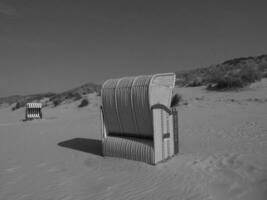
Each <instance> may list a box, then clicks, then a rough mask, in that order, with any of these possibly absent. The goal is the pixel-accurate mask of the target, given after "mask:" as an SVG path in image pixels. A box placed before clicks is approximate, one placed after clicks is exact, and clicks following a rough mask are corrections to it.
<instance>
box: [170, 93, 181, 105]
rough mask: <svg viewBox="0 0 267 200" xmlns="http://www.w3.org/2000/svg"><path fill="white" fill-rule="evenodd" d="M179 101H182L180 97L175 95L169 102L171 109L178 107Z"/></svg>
mask: <svg viewBox="0 0 267 200" xmlns="http://www.w3.org/2000/svg"><path fill="white" fill-rule="evenodd" d="M181 101H182V96H181V95H180V94H175V95H174V96H173V97H172V100H171V107H176V106H178V105H179V103H180V102H181Z"/></svg>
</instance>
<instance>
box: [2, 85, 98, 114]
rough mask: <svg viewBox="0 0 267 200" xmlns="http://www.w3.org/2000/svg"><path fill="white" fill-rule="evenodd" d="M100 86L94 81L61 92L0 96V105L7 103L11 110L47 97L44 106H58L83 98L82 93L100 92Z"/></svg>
mask: <svg viewBox="0 0 267 200" xmlns="http://www.w3.org/2000/svg"><path fill="white" fill-rule="evenodd" d="M100 89H101V86H100V85H97V84H94V83H86V84H84V85H82V86H80V87H77V88H74V89H71V90H67V91H65V92H62V93H58V94H56V93H44V94H33V95H13V96H9V97H2V98H0V105H1V104H7V105H12V104H14V106H13V107H12V108H11V109H12V110H17V109H19V108H22V107H25V105H26V103H28V102H40V101H41V100H43V99H44V98H47V101H46V102H45V103H43V105H44V106H47V105H53V106H55V107H56V106H59V105H60V104H62V103H63V102H72V101H78V100H80V99H82V98H83V96H84V95H87V94H90V93H97V94H100Z"/></svg>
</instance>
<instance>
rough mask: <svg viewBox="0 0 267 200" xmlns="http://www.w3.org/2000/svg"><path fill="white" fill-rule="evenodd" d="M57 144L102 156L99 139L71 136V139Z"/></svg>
mask: <svg viewBox="0 0 267 200" xmlns="http://www.w3.org/2000/svg"><path fill="white" fill-rule="evenodd" d="M58 146H61V147H66V148H70V149H75V150H78V151H83V152H86V153H91V154H95V155H98V156H102V143H101V141H100V140H94V139H88V138H73V139H71V140H66V141H62V142H59V143H58Z"/></svg>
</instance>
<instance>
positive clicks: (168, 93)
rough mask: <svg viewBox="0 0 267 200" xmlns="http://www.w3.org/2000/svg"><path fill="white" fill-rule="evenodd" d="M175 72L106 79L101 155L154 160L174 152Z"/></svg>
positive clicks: (175, 122) (176, 150)
mask: <svg viewBox="0 0 267 200" xmlns="http://www.w3.org/2000/svg"><path fill="white" fill-rule="evenodd" d="M174 84H175V74H174V73H166V74H156V75H150V76H137V77H125V78H121V79H111V80H107V81H106V82H105V83H104V84H103V86H102V91H101V98H102V106H101V118H102V150H103V155H104V156H113V157H121V158H126V159H130V160H137V161H143V162H146V163H149V164H156V163H158V162H161V161H163V160H166V159H168V158H170V157H172V156H173V155H175V154H176V153H178V124H177V123H178V122H177V112H176V109H174V108H171V107H170V104H171V98H172V91H173V88H174Z"/></svg>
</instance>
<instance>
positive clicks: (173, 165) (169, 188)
mask: <svg viewBox="0 0 267 200" xmlns="http://www.w3.org/2000/svg"><path fill="white" fill-rule="evenodd" d="M176 92H177V93H179V94H181V95H182V97H183V99H184V100H185V101H186V102H187V103H183V105H181V106H179V131H180V134H179V137H180V138H179V139H180V146H179V147H180V152H179V154H178V155H177V156H175V157H173V158H172V159H170V160H168V161H167V162H164V163H161V164H159V165H156V166H151V165H148V164H145V163H141V162H136V161H130V160H125V159H119V158H110V157H102V156H101V142H100V138H101V130H100V113H99V107H98V99H97V98H98V97H96V96H94V95H91V96H90V97H89V99H90V102H91V104H90V105H89V106H88V107H85V108H77V105H78V102H74V103H70V104H64V105H60V106H58V107H56V108H53V107H46V108H44V110H43V115H44V119H43V120H34V121H28V122H22V119H23V118H24V109H23V108H22V109H19V110H16V111H11V109H10V107H5V106H2V107H1V109H0V199H1V200H7V199H12V200H15V199H16V200H30V199H35V200H36V199H38V200H48V199H62V200H72V199H73V200H85V199H99V200H100V199H116V200H118V199H121V200H125V199H134V200H137V199H180V200H183V199H195V200H198V199H199V200H200V199H201V200H208V199H210V200H212V199H214V200H226V199H228V200H230V199H233V200H239V199H240V200H241V199H242V200H251V199H253V200H266V198H267V156H266V152H267V124H266V119H267V109H266V108H267V106H266V105H267V80H266V79H263V80H262V81H261V82H258V83H255V84H252V85H251V86H250V87H249V88H246V89H243V90H242V91H239V92H236V91H230V92H211V91H207V90H205V88H204V87H195V88H176Z"/></svg>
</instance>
